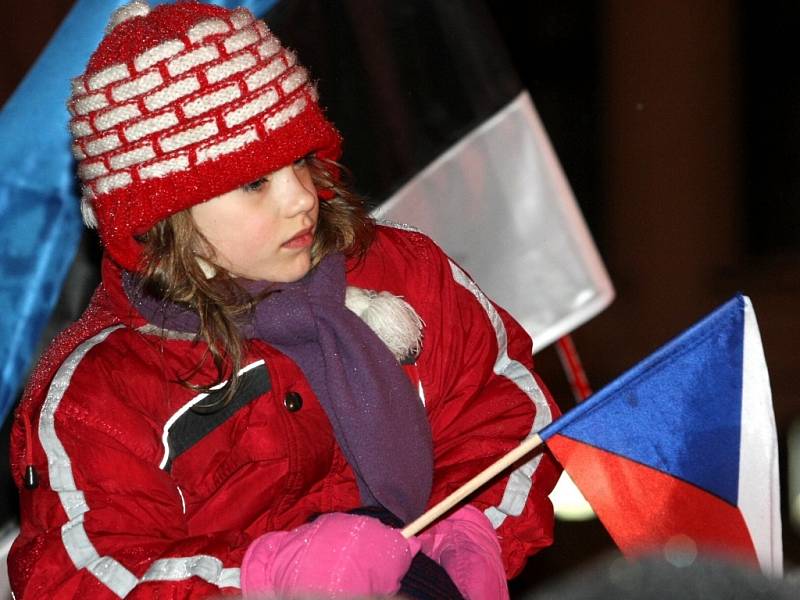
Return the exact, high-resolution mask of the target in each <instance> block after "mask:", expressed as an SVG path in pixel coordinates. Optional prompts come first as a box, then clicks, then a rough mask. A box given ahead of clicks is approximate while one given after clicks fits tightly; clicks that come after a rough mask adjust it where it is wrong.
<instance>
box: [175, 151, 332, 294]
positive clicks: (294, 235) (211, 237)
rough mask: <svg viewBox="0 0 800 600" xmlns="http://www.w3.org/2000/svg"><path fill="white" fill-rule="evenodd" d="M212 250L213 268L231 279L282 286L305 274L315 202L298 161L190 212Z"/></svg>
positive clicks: (308, 176) (303, 165) (309, 180)
mask: <svg viewBox="0 0 800 600" xmlns="http://www.w3.org/2000/svg"><path fill="white" fill-rule="evenodd" d="M191 215H192V218H193V219H194V222H195V224H196V225H197V228H198V229H199V230H200V232H201V233H202V234H203V235H204V236H205V238H206V239H207V240H208V241H209V242H210V243H211V245H212V246H213V247H214V251H215V256H214V261H213V262H214V263H215V264H216V265H217V266H219V267H222V268H223V269H225V270H226V271H228V272H229V273H230V274H231V275H233V276H236V277H244V278H246V279H254V280H261V281H273V282H276V283H286V282H291V281H297V280H298V279H301V278H302V277H303V276H304V275H305V274H306V273H308V271H309V270H310V269H311V243H312V242H313V241H314V232H315V230H316V227H317V218H318V216H319V200H318V198H317V191H316V189H315V187H314V182H313V181H312V178H311V172H310V171H309V168H308V166H307V165H306V163H305V160H300V161H297V162H295V163H294V164H292V165H288V166H286V167H283V168H281V169H278V170H277V171H274V172H272V173H269V174H268V175H265V176H264V177H262V178H261V179H259V180H258V181H254V182H252V183H249V184H247V185H245V186H242V187H240V188H237V189H235V190H232V191H230V192H228V193H226V194H222V195H221V196H217V197H216V198H212V199H211V200H208V201H207V202H203V203H202V204H197V205H195V206H193V207H192V208H191Z"/></svg>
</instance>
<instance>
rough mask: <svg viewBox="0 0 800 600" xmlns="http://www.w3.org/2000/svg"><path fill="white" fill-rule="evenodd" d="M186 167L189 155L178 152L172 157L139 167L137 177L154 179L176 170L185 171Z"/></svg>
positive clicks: (187, 166)
mask: <svg viewBox="0 0 800 600" xmlns="http://www.w3.org/2000/svg"><path fill="white" fill-rule="evenodd" d="M188 168H189V157H188V156H187V155H186V154H179V155H178V156H175V157H173V158H168V159H166V160H160V161H158V162H155V163H152V164H149V165H147V166H146V167H139V177H141V178H142V179H154V178H156V177H164V176H165V175H169V174H170V173H174V172H176V171H185V170H186V169H188Z"/></svg>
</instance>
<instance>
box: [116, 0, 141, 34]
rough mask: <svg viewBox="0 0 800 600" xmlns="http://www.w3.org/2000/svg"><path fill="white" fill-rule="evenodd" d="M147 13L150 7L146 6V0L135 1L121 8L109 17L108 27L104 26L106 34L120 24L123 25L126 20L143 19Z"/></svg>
mask: <svg viewBox="0 0 800 600" xmlns="http://www.w3.org/2000/svg"><path fill="white" fill-rule="evenodd" d="M149 13H150V6H149V5H148V4H147V2H146V0H135V1H134V2H131V3H129V4H126V5H125V6H121V7H120V8H118V9H117V10H115V11H114V12H113V14H112V15H111V19H109V21H108V25H106V33H111V31H112V30H113V29H114V27H116V26H117V25H119V24H120V23H124V22H125V21H127V20H128V19H133V18H134V17H144V16H145V15H147V14H149Z"/></svg>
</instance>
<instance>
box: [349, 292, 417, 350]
mask: <svg viewBox="0 0 800 600" xmlns="http://www.w3.org/2000/svg"><path fill="white" fill-rule="evenodd" d="M345 305H346V306H347V308H349V309H350V310H351V311H353V312H354V313H356V314H357V315H358V316H359V317H361V319H362V320H363V321H364V322H365V323H366V324H367V325H368V326H369V328H370V329H372V331H374V332H375V335H377V336H378V337H379V338H381V341H383V343H384V344H386V346H387V347H388V348H389V350H390V351H391V352H392V354H393V355H394V357H395V358H396V359H397V360H398V361H401V360H403V359H404V358H407V357H408V356H410V355H416V354H419V350H420V346H421V344H422V326H423V323H422V319H420V318H419V315H418V314H417V313H416V311H415V310H414V308H413V307H412V306H411V305H410V304H409V303H408V302H406V301H405V300H403V299H402V298H400V297H399V296H395V295H394V294H390V293H389V292H374V291H372V290H363V289H361V288H357V287H352V286H350V287H348V288H347V292H346V294H345Z"/></svg>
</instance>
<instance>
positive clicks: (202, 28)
mask: <svg viewBox="0 0 800 600" xmlns="http://www.w3.org/2000/svg"><path fill="white" fill-rule="evenodd" d="M230 30H231V26H230V25H228V24H227V23H226V22H225V21H223V20H222V19H207V20H205V21H201V22H200V23H198V24H197V25H195V26H194V27H192V28H191V29H189V31H188V32H187V33H186V35H187V36H188V38H189V40H191V42H192V43H193V44H196V43H198V42H201V41H203V40H204V39H205V38H207V37H208V36H211V35H216V34H219V33H228V32H229V31H230Z"/></svg>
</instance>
